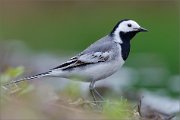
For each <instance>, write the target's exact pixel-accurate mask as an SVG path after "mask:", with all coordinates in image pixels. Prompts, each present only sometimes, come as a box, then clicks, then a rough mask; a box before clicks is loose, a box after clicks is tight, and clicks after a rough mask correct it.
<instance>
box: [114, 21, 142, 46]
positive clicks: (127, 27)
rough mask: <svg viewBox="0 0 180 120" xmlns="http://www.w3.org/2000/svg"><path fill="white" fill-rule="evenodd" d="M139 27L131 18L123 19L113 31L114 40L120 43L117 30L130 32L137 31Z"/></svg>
mask: <svg viewBox="0 0 180 120" xmlns="http://www.w3.org/2000/svg"><path fill="white" fill-rule="evenodd" d="M139 28H141V27H140V25H139V24H138V23H137V22H135V21H133V20H127V21H123V22H121V23H120V24H119V26H118V27H117V28H116V30H115V31H114V35H115V36H114V37H115V40H114V41H115V42H119V43H122V40H121V39H120V37H119V32H132V31H137V30H138V29H139Z"/></svg>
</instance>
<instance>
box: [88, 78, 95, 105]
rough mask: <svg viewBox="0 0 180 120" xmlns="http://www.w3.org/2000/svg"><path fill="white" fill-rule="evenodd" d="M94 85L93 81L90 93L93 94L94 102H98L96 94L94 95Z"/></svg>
mask: <svg viewBox="0 0 180 120" xmlns="http://www.w3.org/2000/svg"><path fill="white" fill-rule="evenodd" d="M94 83H95V81H92V82H91V83H90V85H89V90H90V93H91V95H92V97H93V100H94V101H95V102H96V101H97V100H96V96H95V94H94Z"/></svg>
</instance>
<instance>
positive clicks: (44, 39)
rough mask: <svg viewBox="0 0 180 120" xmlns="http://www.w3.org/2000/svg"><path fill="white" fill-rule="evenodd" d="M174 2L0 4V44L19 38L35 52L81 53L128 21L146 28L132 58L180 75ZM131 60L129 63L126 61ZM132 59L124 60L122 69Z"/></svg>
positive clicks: (132, 51)
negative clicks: (146, 56) (155, 61)
mask: <svg viewBox="0 0 180 120" xmlns="http://www.w3.org/2000/svg"><path fill="white" fill-rule="evenodd" d="M178 3H179V2H178V1H174V0H172V1H170V0H162V1H145V0H135V1H131V0H130V1H123V0H122V1H101V2H100V1H96V2H90V1H86V2H85V1H84V2H83V1H79V2H78V1H76V2H75V1H68V2H66V1H52V2H51V1H46V2H45V1H44V2H43V1H34V2H32V1H31V2H30V1H14V2H13V1H11V2H6V1H3V4H2V5H1V6H2V7H1V8H0V10H1V15H0V26H1V31H0V40H22V41H24V42H25V43H26V44H27V45H28V46H29V47H31V48H32V49H33V50H34V51H39V52H42V51H48V52H55V53H57V54H66V53H68V52H76V51H81V50H83V49H84V48H86V47H87V46H88V45H89V44H91V43H92V42H94V41H96V40H97V39H99V38H101V37H102V36H104V35H106V34H107V33H109V32H110V31H111V30H112V28H113V26H114V25H115V24H116V23H117V22H118V21H119V20H121V19H124V18H130V19H134V20H136V21H137V22H138V23H139V24H140V25H142V26H143V27H145V28H147V29H148V30H149V32H148V33H145V34H139V35H137V36H136V37H135V38H134V39H133V41H132V50H131V53H132V54H136V53H150V54H155V55H157V56H159V57H160V58H161V59H162V60H163V61H165V64H167V67H168V68H169V70H170V71H171V72H172V73H173V74H177V73H179V71H180V70H179V66H180V59H179V58H180V57H179V4H178ZM131 59H132V60H131ZM130 60H131V61H133V57H131V55H130V57H129V59H128V62H127V63H126V64H127V65H129V64H131V61H130Z"/></svg>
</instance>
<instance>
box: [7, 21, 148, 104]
mask: <svg viewBox="0 0 180 120" xmlns="http://www.w3.org/2000/svg"><path fill="white" fill-rule="evenodd" d="M147 31H148V30H147V29H145V28H143V27H141V26H140V25H139V24H138V23H137V22H136V21H134V20H131V19H123V20H120V21H119V22H118V23H117V24H116V25H115V26H114V28H113V29H112V30H111V31H110V32H109V34H107V35H105V36H104V37H102V38H101V39H99V40H97V41H96V42H94V43H93V44H91V45H90V46H89V47H87V48H86V49H85V50H84V51H82V52H80V53H79V54H77V55H75V56H74V57H72V58H70V59H69V60H67V61H66V62H64V63H62V64H60V65H59V66H57V67H54V68H52V69H49V70H47V72H43V73H40V74H37V75H34V76H30V77H25V78H22V79H17V80H13V81H11V83H19V82H21V81H24V80H32V79H38V78H41V77H60V78H69V79H71V78H72V77H73V76H79V77H82V78H84V79H85V80H84V81H85V82H90V84H89V90H90V93H91V95H92V97H93V100H94V101H97V97H98V98H99V99H101V100H103V97H102V96H101V95H100V94H99V92H98V91H97V90H96V88H95V83H96V81H99V80H103V79H105V78H107V77H109V76H111V75H112V74H114V73H115V72H116V71H117V70H118V69H119V68H121V67H122V65H123V64H124V63H125V61H126V60H127V58H128V56H129V53H130V45H131V44H130V42H131V40H132V38H133V37H134V36H135V35H136V34H137V33H139V32H147ZM11 83H8V84H11ZM8 84H6V85H8Z"/></svg>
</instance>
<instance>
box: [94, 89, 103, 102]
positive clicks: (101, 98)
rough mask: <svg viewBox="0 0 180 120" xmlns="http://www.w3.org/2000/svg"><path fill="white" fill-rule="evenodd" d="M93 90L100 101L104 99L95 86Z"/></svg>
mask: <svg viewBox="0 0 180 120" xmlns="http://www.w3.org/2000/svg"><path fill="white" fill-rule="evenodd" d="M94 92H95V93H96V94H97V96H98V97H99V99H100V100H101V101H104V98H103V97H102V95H100V94H99V92H98V91H97V90H96V88H94Z"/></svg>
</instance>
